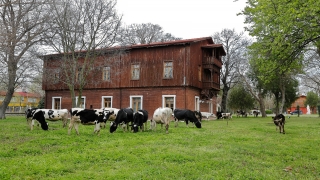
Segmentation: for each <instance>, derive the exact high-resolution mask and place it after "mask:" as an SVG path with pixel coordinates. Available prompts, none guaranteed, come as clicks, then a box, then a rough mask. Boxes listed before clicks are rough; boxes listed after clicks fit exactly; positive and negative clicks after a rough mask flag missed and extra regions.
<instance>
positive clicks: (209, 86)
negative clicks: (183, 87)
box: [202, 81, 220, 91]
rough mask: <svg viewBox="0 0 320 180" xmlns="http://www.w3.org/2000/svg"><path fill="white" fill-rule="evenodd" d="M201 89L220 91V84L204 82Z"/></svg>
mask: <svg viewBox="0 0 320 180" xmlns="http://www.w3.org/2000/svg"><path fill="white" fill-rule="evenodd" d="M202 89H214V90H218V91H219V90H220V83H216V82H213V81H204V82H202Z"/></svg>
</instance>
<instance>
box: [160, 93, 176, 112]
mask: <svg viewBox="0 0 320 180" xmlns="http://www.w3.org/2000/svg"><path fill="white" fill-rule="evenodd" d="M162 107H168V108H172V109H175V108H176V95H162Z"/></svg>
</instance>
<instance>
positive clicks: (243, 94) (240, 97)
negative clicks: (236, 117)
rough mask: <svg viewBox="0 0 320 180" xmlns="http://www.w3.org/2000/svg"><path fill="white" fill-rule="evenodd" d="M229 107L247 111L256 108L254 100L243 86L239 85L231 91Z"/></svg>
mask: <svg viewBox="0 0 320 180" xmlns="http://www.w3.org/2000/svg"><path fill="white" fill-rule="evenodd" d="M228 107H229V108H231V109H234V110H237V109H239V110H247V109H252V108H253V107H254V98H253V97H252V96H251V94H250V93H249V92H248V91H247V90H246V89H245V87H244V86H243V85H242V84H238V85H236V86H235V87H233V88H232V89H231V90H230V93H229V96H228Z"/></svg>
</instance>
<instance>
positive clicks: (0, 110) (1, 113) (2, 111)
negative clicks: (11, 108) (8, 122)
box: [0, 86, 14, 119]
mask: <svg viewBox="0 0 320 180" xmlns="http://www.w3.org/2000/svg"><path fill="white" fill-rule="evenodd" d="M13 93H14V87H13V86H11V87H8V89H7V94H6V97H5V98H4V100H3V102H2V104H1V105H0V119H6V109H7V107H8V105H9V103H10V101H11V98H12V95H13Z"/></svg>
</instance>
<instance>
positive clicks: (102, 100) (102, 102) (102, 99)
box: [101, 96, 113, 108]
mask: <svg viewBox="0 0 320 180" xmlns="http://www.w3.org/2000/svg"><path fill="white" fill-rule="evenodd" d="M105 98H110V99H111V102H110V108H112V104H113V103H112V102H113V96H101V108H106V107H105V106H104V105H105V103H104V102H105V101H104V99H105ZM107 108H109V107H107Z"/></svg>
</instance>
